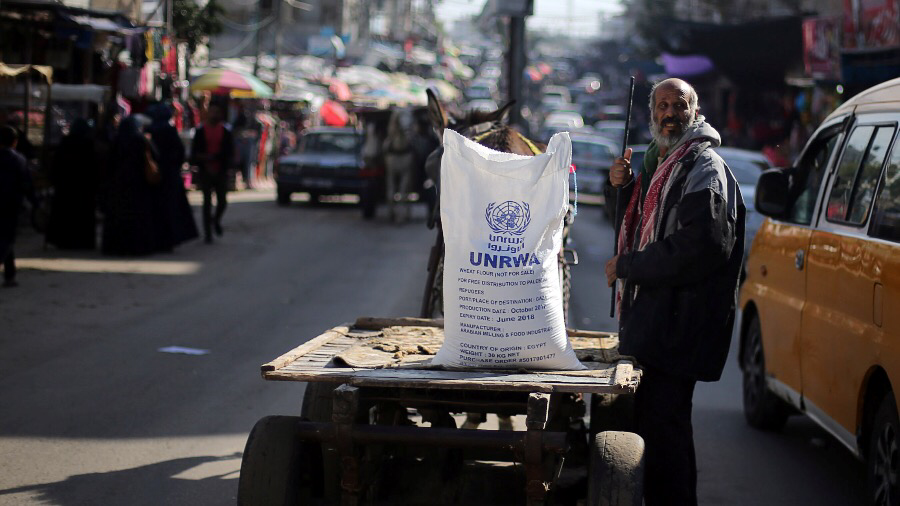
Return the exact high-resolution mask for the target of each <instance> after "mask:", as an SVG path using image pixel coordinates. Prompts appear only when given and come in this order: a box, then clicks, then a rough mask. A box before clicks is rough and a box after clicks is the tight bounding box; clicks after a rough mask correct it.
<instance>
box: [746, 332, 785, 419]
mask: <svg viewBox="0 0 900 506" xmlns="http://www.w3.org/2000/svg"><path fill="white" fill-rule="evenodd" d="M762 346H763V345H762V331H761V330H760V326H759V317H758V316H756V315H753V317H752V319H751V320H750V325H748V326H747V333H746V335H745V336H744V349H743V357H744V358H743V363H742V364H741V369H742V371H743V374H742V375H743V401H744V418H746V419H747V423H748V424H749V425H750V426H751V427H754V428H756V429H760V430H769V431H778V430H781V428H782V427H784V424H785V422H787V419H788V416H790V408H789V406H788V405H787V404H786V403H785V402H784V401H783V400H781V399H779V398H778V397H776V396H775V394H773V393H772V392H771V391H769V389H768V387H767V386H766V358H765V354H764V353H763V347H762Z"/></svg>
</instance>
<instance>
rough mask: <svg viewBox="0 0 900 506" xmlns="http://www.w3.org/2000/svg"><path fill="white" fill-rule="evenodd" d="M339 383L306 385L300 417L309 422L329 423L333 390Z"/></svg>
mask: <svg viewBox="0 0 900 506" xmlns="http://www.w3.org/2000/svg"><path fill="white" fill-rule="evenodd" d="M339 386H341V384H340V383H329V382H322V381H314V382H310V383H307V384H306V392H304V394H303V403H302V404H301V406H300V417H301V418H306V419H307V420H309V421H311V422H331V413H332V411H333V409H332V408H333V406H334V389H335V388H337V387H339Z"/></svg>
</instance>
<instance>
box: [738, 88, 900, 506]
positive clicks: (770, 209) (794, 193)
mask: <svg viewBox="0 0 900 506" xmlns="http://www.w3.org/2000/svg"><path fill="white" fill-rule="evenodd" d="M898 123H900V79H894V80H892V81H888V82H885V83H882V84H881V85H879V86H876V87H874V88H870V89H869V90H866V91H864V92H862V93H860V94H859V95H857V96H855V97H853V98H851V99H850V100H848V101H847V102H846V103H845V104H843V105H842V106H841V107H839V108H838V109H837V110H836V111H834V112H833V113H832V114H831V115H829V116H828V117H827V118H826V119H825V121H824V122H823V123H822V125H821V126H820V127H819V128H818V129H817V130H816V131H815V133H814V134H813V135H812V137H811V139H810V140H809V142H808V143H807V145H806V147H805V148H804V150H803V152H802V153H801V154H800V156H799V157H798V158H797V161H796V162H794V164H793V165H792V166H791V167H788V168H784V169H773V170H769V171H766V172H765V173H763V175H762V177H761V178H760V180H759V184H758V186H757V189H756V209H757V210H758V211H759V212H760V213H762V214H764V215H766V216H767V217H768V218H767V219H766V220H765V221H764V223H763V224H762V227H761V228H760V230H759V232H758V233H757V236H756V240H755V241H754V242H753V247H752V248H751V250H750V256H749V258H748V259H747V278H746V280H745V282H744V284H743V286H742V287H741V292H740V307H741V308H742V319H741V323H740V327H739V329H740V348H739V349H740V353H739V360H740V366H741V369H742V371H743V384H744V386H743V402H744V414H745V416H746V418H747V422H748V423H749V424H750V425H751V426H753V427H757V428H760V429H768V430H778V429H780V428H781V427H782V426H783V425H784V423H785V420H786V419H787V417H788V415H790V414H791V413H795V412H800V413H803V414H805V415H807V416H809V417H810V418H811V419H812V420H813V421H815V422H816V423H817V424H819V425H821V426H822V427H823V428H824V429H825V430H827V431H828V432H829V433H831V434H832V435H833V436H834V437H835V438H836V439H837V440H838V441H840V442H841V443H842V444H843V445H845V446H846V447H847V448H848V449H849V450H850V451H851V452H852V453H853V454H854V455H857V456H858V457H860V458H861V459H863V460H864V461H865V462H866V466H867V474H868V487H869V490H870V492H871V501H872V504H878V505H882V504H883V505H888V504H897V502H896V501H897V497H898V494H900V481H898V479H897V475H898V473H900V417H898V413H897V401H896V397H895V395H896V394H895V392H894V386H895V385H900V318H898V312H897V311H896V309H897V308H900V142H898V138H897V137H898V135H897V130H898Z"/></svg>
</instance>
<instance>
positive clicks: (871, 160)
mask: <svg viewBox="0 0 900 506" xmlns="http://www.w3.org/2000/svg"><path fill="white" fill-rule="evenodd" d="M893 138H894V129H893V128H892V127H880V128H878V131H876V132H875V139H874V140H873V141H872V145H871V146H870V147H869V152H868V154H866V159H865V160H864V161H863V165H862V168H861V169H860V171H859V177H858V178H857V180H856V188H855V189H854V190H853V200H852V201H851V202H850V215H849V217H848V218H847V221H849V222H850V223H865V222H866V219H867V218H868V217H869V209H870V207H871V205H872V198H873V197H874V196H875V187H876V186H878V179H879V178H880V177H881V166H882V165H884V159H885V158H886V157H887V151H888V147H889V146H890V144H891V139H893Z"/></svg>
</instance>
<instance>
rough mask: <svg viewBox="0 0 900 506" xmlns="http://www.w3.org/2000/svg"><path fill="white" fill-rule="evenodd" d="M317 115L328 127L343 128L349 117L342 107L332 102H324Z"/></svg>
mask: <svg viewBox="0 0 900 506" xmlns="http://www.w3.org/2000/svg"><path fill="white" fill-rule="evenodd" d="M319 114H320V115H322V121H324V122H325V124H326V125H328V126H344V125H346V124H347V122H349V121H350V115H349V114H347V110H346V109H344V106H342V105H341V104H339V103H337V102H335V101H334V100H326V101H325V103H324V104H322V107H321V108H320V109H319Z"/></svg>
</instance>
